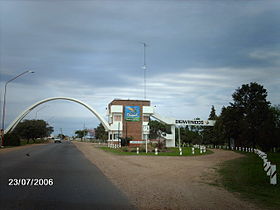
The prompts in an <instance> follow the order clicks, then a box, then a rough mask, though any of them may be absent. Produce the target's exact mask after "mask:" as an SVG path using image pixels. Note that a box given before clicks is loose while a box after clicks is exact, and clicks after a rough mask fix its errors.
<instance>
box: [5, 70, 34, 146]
mask: <svg viewBox="0 0 280 210" xmlns="http://www.w3.org/2000/svg"><path fill="white" fill-rule="evenodd" d="M26 73H34V72H33V71H30V70H28V71H25V72H22V73H21V74H19V75H17V76H15V77H13V78H12V79H10V80H9V81H7V82H6V83H5V90H4V100H3V112H2V130H1V131H2V142H1V144H2V146H3V144H4V131H5V130H4V126H5V125H4V124H5V111H6V92H7V85H8V84H9V83H10V82H12V81H13V80H15V79H17V78H18V77H20V76H22V75H24V74H26Z"/></svg>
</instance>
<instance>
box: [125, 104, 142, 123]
mask: <svg viewBox="0 0 280 210" xmlns="http://www.w3.org/2000/svg"><path fill="white" fill-rule="evenodd" d="M124 118H125V120H126V121H140V106H126V107H125V111H124Z"/></svg>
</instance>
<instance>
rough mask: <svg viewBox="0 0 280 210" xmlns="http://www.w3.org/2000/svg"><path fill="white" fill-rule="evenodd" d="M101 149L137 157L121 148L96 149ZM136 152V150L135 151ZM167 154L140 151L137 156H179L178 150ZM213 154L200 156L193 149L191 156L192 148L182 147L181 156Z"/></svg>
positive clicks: (170, 150)
mask: <svg viewBox="0 0 280 210" xmlns="http://www.w3.org/2000/svg"><path fill="white" fill-rule="evenodd" d="M97 148H100V149H102V150H103V151H105V152H111V153H113V154H116V155H137V154H136V151H132V152H129V151H123V150H122V149H121V148H116V149H115V148H109V147H97ZM135 150H136V149H135ZM168 150H169V151H168V152H158V155H155V153H154V152H148V153H147V154H146V152H143V151H140V152H139V154H138V155H141V156H143V155H144V156H145V155H147V156H180V154H179V149H178V148H175V147H173V148H168ZM212 153H213V152H212V151H211V150H206V153H202V154H200V151H199V149H195V154H194V155H193V154H192V148H191V147H182V156H197V155H205V154H212Z"/></svg>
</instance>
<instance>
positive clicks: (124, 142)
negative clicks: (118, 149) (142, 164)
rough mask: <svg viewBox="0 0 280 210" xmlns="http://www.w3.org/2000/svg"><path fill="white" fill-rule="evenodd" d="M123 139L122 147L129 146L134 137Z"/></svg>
mask: <svg viewBox="0 0 280 210" xmlns="http://www.w3.org/2000/svg"><path fill="white" fill-rule="evenodd" d="M120 139H121V146H122V147H125V146H129V142H130V141H131V140H132V137H125V138H120Z"/></svg>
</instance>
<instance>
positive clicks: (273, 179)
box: [208, 145, 277, 185]
mask: <svg viewBox="0 0 280 210" xmlns="http://www.w3.org/2000/svg"><path fill="white" fill-rule="evenodd" d="M208 148H212V149H231V150H236V151H240V152H254V153H256V154H257V155H258V156H259V157H260V158H262V160H263V168H264V171H265V172H266V175H267V176H269V177H270V184H272V185H276V184H277V172H276V165H272V164H271V162H269V161H268V159H267V154H266V153H264V152H263V151H261V150H259V149H253V148H250V147H231V148H229V146H221V145H215V146H213V145H210V146H208ZM274 152H275V149H274Z"/></svg>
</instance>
